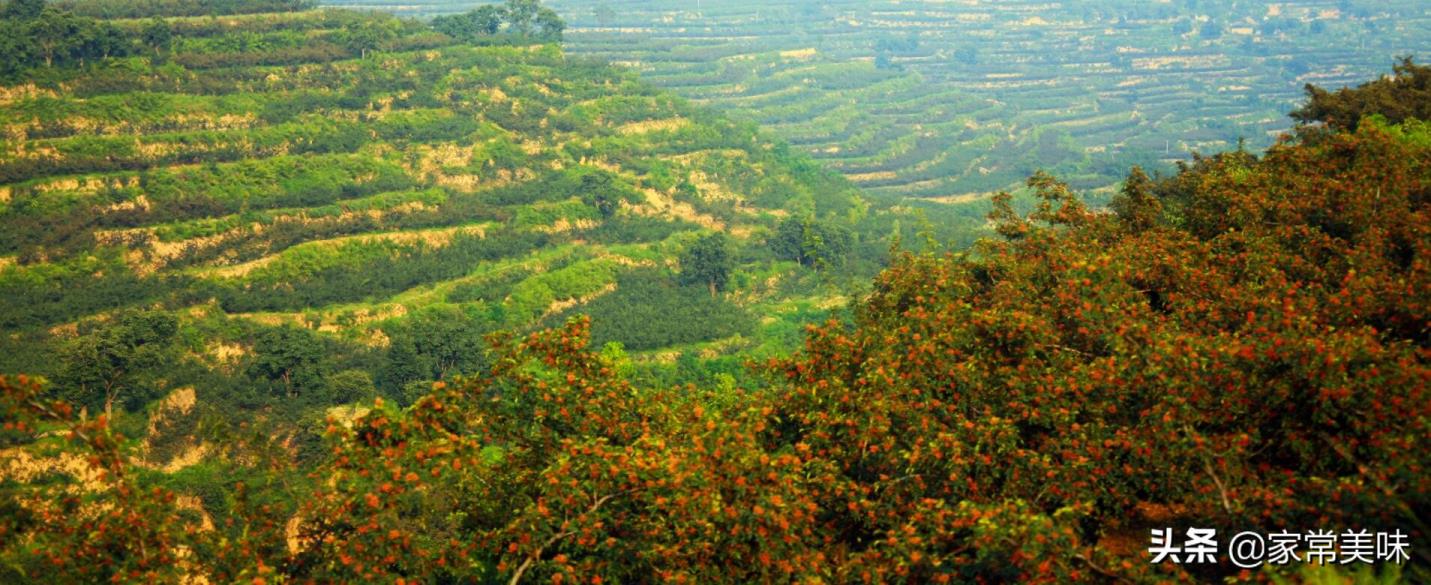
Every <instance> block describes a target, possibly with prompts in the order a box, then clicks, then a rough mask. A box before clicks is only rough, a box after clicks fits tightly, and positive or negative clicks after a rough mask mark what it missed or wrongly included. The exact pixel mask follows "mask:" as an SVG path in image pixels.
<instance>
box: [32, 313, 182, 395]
mask: <svg viewBox="0 0 1431 585" xmlns="http://www.w3.org/2000/svg"><path fill="white" fill-rule="evenodd" d="M178 328H179V322H178V320H177V319H176V318H175V317H174V316H173V315H170V314H168V313H162V312H157V311H127V312H124V313H122V314H120V315H119V316H117V317H115V318H114V319H113V321H112V322H110V323H106V324H104V325H101V326H99V327H98V328H97V329H95V330H94V331H91V332H90V333H88V334H85V335H81V336H80V337H77V338H75V339H74V340H72V341H70V342H69V343H67V344H65V346H64V348H63V350H62V351H61V354H60V374H59V376H58V377H57V382H58V385H59V386H58V387H59V389H60V391H61V392H62V395H63V396H64V397H66V398H67V399H69V400H71V401H72V402H74V403H75V404H79V405H83V406H86V407H90V408H98V407H100V406H103V407H104V411H105V412H106V413H112V412H113V410H114V403H115V402H116V401H118V400H120V398H121V396H124V397H125V398H126V400H125V403H126V406H127V407H131V408H132V407H138V406H140V405H143V404H144V403H145V402H147V401H148V400H149V399H150V398H152V397H153V395H154V394H155V387H154V386H155V377H156V376H157V373H158V371H160V370H161V369H162V368H163V367H166V366H171V365H172V363H173V362H174V361H176V360H177V359H178V354H177V349H176V345H175V333H177V332H178ZM146 390H147V391H146Z"/></svg>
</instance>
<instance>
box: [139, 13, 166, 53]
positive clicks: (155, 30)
mask: <svg viewBox="0 0 1431 585" xmlns="http://www.w3.org/2000/svg"><path fill="white" fill-rule="evenodd" d="M140 38H141V39H142V40H143V41H144V46H146V47H149V48H150V49H151V50H153V51H154V54H156V55H158V54H159V53H161V52H164V51H168V50H169V47H170V46H171V45H172V44H173V43H174V27H173V26H172V25H170V24H169V21H166V20H164V19H162V18H159V17H157V16H155V17H153V18H150V19H149V22H148V23H147V24H145V25H144V30H143V32H141V33H140Z"/></svg>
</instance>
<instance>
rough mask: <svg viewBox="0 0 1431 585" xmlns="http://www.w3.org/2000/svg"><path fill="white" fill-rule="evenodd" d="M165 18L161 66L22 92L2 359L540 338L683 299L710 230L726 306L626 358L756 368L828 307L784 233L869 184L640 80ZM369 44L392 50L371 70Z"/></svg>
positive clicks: (395, 40) (4, 168) (534, 61)
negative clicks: (121, 340) (629, 308)
mask: <svg viewBox="0 0 1431 585" xmlns="http://www.w3.org/2000/svg"><path fill="white" fill-rule="evenodd" d="M170 23H171V24H172V25H173V27H174V29H175V32H176V34H177V39H176V41H175V43H174V46H173V48H172V50H171V51H170V52H169V53H168V54H166V55H165V57H164V58H156V59H154V60H153V61H152V62H151V61H150V60H149V59H147V58H143V59H141V58H135V59H131V60H127V61H123V62H118V63H115V64H114V65H113V66H110V67H108V68H106V69H104V70H101V71H97V72H91V73H84V74H79V73H76V74H75V75H72V76H71V77H70V78H68V79H65V80H63V81H61V82H59V84H58V85H51V86H47V85H45V84H40V85H35V84H24V85H20V86H13V87H6V88H3V89H0V128H3V131H4V138H3V145H0V146H3V149H0V150H3V152H0V226H3V229H0V330H3V331H4V332H5V338H4V339H3V340H0V343H3V344H6V345H9V346H13V347H22V346H30V345H31V344H33V343H49V342H50V341H55V340H59V341H62V340H64V339H66V338H67V337H68V336H70V335H72V334H73V333H74V332H75V331H76V329H77V326H80V325H82V324H84V323H86V322H94V321H103V320H104V319H107V318H108V316H109V315H112V314H114V313H115V312H116V311H117V310H119V309H123V308H127V307H132V308H146V309H147V308H159V309H161V310H169V311H175V312H178V313H181V314H182V315H183V316H184V318H185V319H186V320H187V321H188V322H191V323H204V324H207V325H204V328H200V329H198V330H194V331H192V332H191V333H192V335H193V336H194V337H193V338H191V339H190V340H189V341H190V343H191V345H192V346H193V347H194V349H195V351H196V352H198V353H200V354H204V353H205V352H207V353H209V354H212V355H210V356H209V357H212V358H213V360H214V361H215V362H216V363H217V362H222V361H223V360H224V359H226V358H225V355H226V354H237V355H242V354H244V353H245V352H247V351H249V349H250V348H246V347H243V340H244V339H246V337H245V335H246V334H244V333H243V331H248V329H242V330H240V329H234V328H233V327H232V326H231V325H225V323H227V324H234V323H248V324H249V325H244V327H272V326H281V325H285V324H293V325H297V326H300V327H304V328H308V329H310V330H313V331H316V332H318V333H320V334H322V335H325V336H328V337H331V338H334V339H335V340H339V341H341V342H343V343H347V344H350V345H352V346H354V347H368V348H373V349H381V348H383V347H384V345H385V344H386V343H387V342H388V335H387V332H389V331H390V330H391V329H392V327H394V326H397V325H398V324H400V323H401V322H402V321H403V320H405V319H408V318H409V317H411V316H413V315H418V314H425V315H428V316H431V315H434V314H437V315H441V314H444V313H442V311H456V312H457V313H456V314H460V315H462V316H463V317H462V318H463V319H465V320H467V321H470V322H475V323H478V324H479V325H477V327H479V328H480V329H481V330H484V331H487V330H497V329H517V330H521V329H524V328H527V327H530V326H535V325H537V324H539V323H541V322H543V320H551V319H555V318H558V317H562V316H565V315H568V314H572V313H573V312H577V311H579V309H580V308H581V307H584V306H586V305H587V304H588V303H591V302H593V301H595V300H597V299H600V298H602V297H603V296H606V295H621V294H623V293H622V291H621V290H620V287H619V286H618V283H619V282H620V281H622V279H629V278H638V279H639V278H650V277H652V275H655V277H657V278H660V279H663V280H665V281H672V282H674V280H675V278H674V275H675V274H677V273H678V271H679V269H680V266H679V262H678V257H679V253H680V252H681V250H683V249H685V248H686V247H687V246H688V245H689V244H690V243H691V242H692V241H694V240H695V239H697V238H698V237H700V236H701V235H703V234H710V233H715V232H722V233H725V234H728V235H729V236H730V237H731V239H732V240H733V241H734V243H735V249H736V250H737V251H738V252H737V256H738V257H737V258H736V260H735V262H734V271H733V274H732V278H731V285H730V287H729V289H728V290H726V291H723V292H722V294H721V295H720V296H719V297H718V298H706V299H699V298H698V299H696V300H697V301H700V303H701V304H702V306H701V307H697V308H696V309H698V310H696V309H693V310H696V313H694V314H695V315H696V316H695V317H690V318H687V319H684V320H682V319H680V317H681V315H673V316H672V320H671V322H669V323H667V324H666V325H665V326H666V327H667V328H672V327H681V328H684V330H683V331H680V332H673V333H671V334H670V335H665V336H662V335H657V336H652V337H646V338H643V339H644V341H643V342H642V343H638V344H636V345H638V346H639V347H634V348H630V349H639V350H651V351H658V350H659V351H666V350H683V351H684V350H688V349H691V348H697V349H699V348H703V347H706V346H705V345H701V344H715V345H713V346H711V347H713V348H714V349H710V348H707V349H706V351H710V352H715V353H717V354H719V353H722V352H736V351H743V350H750V349H753V348H755V347H756V346H758V345H759V344H761V343H763V342H764V341H766V340H768V339H771V338H772V337H771V336H774V335H787V334H789V335H788V336H789V337H792V338H793V337H794V334H793V333H792V332H793V331H796V330H797V327H798V326H797V324H796V323H798V322H802V320H804V319H808V315H805V314H804V313H803V312H802V311H805V310H817V309H818V307H822V306H827V305H828V304H829V302H830V301H829V299H828V298H826V296H819V297H816V296H811V295H813V294H814V293H813V292H811V291H812V290H813V288H812V286H813V285H811V286H803V285H797V284H795V283H796V281H800V280H801V279H807V280H809V281H811V282H814V281H815V280H817V276H816V275H815V273H814V272H813V271H811V270H808V269H802V268H801V267H799V266H798V265H797V264H796V263H794V262H782V261H779V260H777V259H776V258H775V257H773V256H771V255H770V254H769V253H766V252H763V250H764V248H763V241H764V238H765V237H766V235H767V234H768V233H770V232H771V231H772V230H773V228H774V227H775V226H776V225H777V224H778V222H779V221H780V219H781V218H783V217H789V216H791V215H792V213H799V214H801V215H805V214H812V215H815V216H830V217H843V216H844V215H842V214H845V213H846V211H847V210H848V209H850V208H858V205H854V204H855V203H856V202H857V201H858V199H857V195H856V193H855V191H854V189H853V187H852V186H851V185H849V184H848V183H847V182H845V181H844V180H842V179H841V178H840V177H839V176H838V175H837V174H833V173H829V172H827V171H823V170H819V169H818V168H816V167H815V166H813V165H811V164H810V163H809V162H808V161H807V160H804V157H803V155H792V154H790V153H789V152H788V151H787V150H786V149H784V148H782V147H777V146H776V145H774V144H772V143H770V142H769V141H767V140H765V139H763V138H761V137H760V136H759V135H757V133H756V131H755V129H754V128H753V127H752V126H750V125H748V124H744V123H736V122H731V121H728V120H727V119H725V118H723V117H721V116H720V115H717V114H712V113H710V112H707V111H705V110H703V109H701V108H699V107H697V106H692V105H690V104H688V103H687V102H685V101H684V100H682V99H680V98H678V97H675V96H673V95H669V94H667V93H663V92H662V91H660V90H656V89H653V88H651V87H649V86H647V85H644V84H642V83H640V82H638V81H637V80H636V79H635V77H634V75H633V74H631V73H629V72H625V71H622V70H619V69H614V68H611V67H608V66H605V65H602V64H596V63H590V62H586V61H583V60H573V59H570V58H568V57H566V56H564V55H563V54H562V52H561V50H560V49H558V48H556V47H554V46H543V45H531V46H526V45H519V46H489V47H472V46H460V45H457V44H454V43H453V42H452V41H451V40H450V39H448V38H446V37H443V36H441V35H437V34H435V33H432V32H430V31H427V30H426V28H425V27H423V26H421V25H419V24H416V23H407V24H402V23H399V22H398V21H396V20H393V19H391V18H390V17H387V16H376V15H361V14H357V13H351V12H341V11H313V12H303V13H291V14H257V15H249V16H233V17H222V18H218V19H211V18H192V19H190V18H180V19H171V20H170ZM374 23H376V24H374ZM119 24H120V25H122V26H130V27H139V26H143V25H144V24H145V23H144V22H138V21H133V22H131V21H119ZM369 25H374V26H380V27H386V28H387V29H389V30H390V34H389V35H388V36H386V37H385V38H384V40H382V42H381V44H379V45H378V46H376V47H372V48H371V49H370V50H368V51H366V52H367V56H366V57H363V56H361V53H362V52H363V51H362V50H361V49H360V48H358V47H357V46H355V44H354V43H352V42H351V37H352V34H353V32H352V31H354V30H359V29H360V28H361V27H364V26H369ZM499 44H500V43H499ZM161 62H162V64H160V63H161ZM852 206H853V207H852ZM874 245H875V246H879V245H880V244H874ZM633 274H634V276H633ZM657 293H660V291H659V290H658V291H657ZM671 294H675V293H671ZM683 294H684V293H683ZM623 299H624V302H626V303H639V302H643V301H644V299H632V298H625V297H623ZM706 305H709V306H706ZM701 311H704V312H701ZM617 313H619V311H616V310H615V309H612V310H609V311H608V312H607V314H605V315H602V316H599V319H600V320H601V322H602V323H606V322H610V321H617V320H620V319H623V318H627V319H629V318H633V317H629V316H625V317H624V316H622V315H620V314H617ZM712 315H714V316H712ZM787 318H788V320H787ZM702 319H704V320H702ZM657 325H660V324H659V323H658V324H653V325H652V327H653V328H654V327H656V326H657ZM609 330H615V331H619V330H621V329H620V328H619V327H618V328H617V329H609ZM787 330H788V331H787ZM204 336H212V338H211V339H206V338H204ZM608 337H609V338H608V339H607V340H614V341H621V339H619V336H614V334H613V336H608ZM230 342H232V343H230ZM226 343H230V345H232V344H237V345H238V347H237V349H232V350H228V349H224V348H225V347H227V346H225V344H226ZM692 344H695V345H692ZM229 357H233V356H232V355H229Z"/></svg>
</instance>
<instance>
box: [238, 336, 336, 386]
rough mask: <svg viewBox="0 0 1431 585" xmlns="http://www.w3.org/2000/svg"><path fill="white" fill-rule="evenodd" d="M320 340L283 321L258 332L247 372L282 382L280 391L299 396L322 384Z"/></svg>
mask: <svg viewBox="0 0 1431 585" xmlns="http://www.w3.org/2000/svg"><path fill="white" fill-rule="evenodd" d="M323 345H324V344H323V343H322V341H321V340H319V339H318V338H317V336H316V335H314V334H313V332H311V331H309V330H307V329H303V328H299V327H297V326H294V325H284V326H282V327H276V328H272V329H266V330H264V331H263V332H261V333H260V334H259V335H258V337H257V339H256V340H255V343H254V344H253V347H254V354H255V356H254V360H253V363H252V364H251V365H250V366H249V375H251V376H253V377H255V378H258V379H260V380H265V381H268V382H278V383H280V384H282V388H283V395H284V396H288V397H294V396H300V395H302V394H304V393H305V392H307V391H308V390H310V389H316V388H319V387H321V386H322V384H323V377H324V375H325V374H327V371H328V368H327V364H326V360H325V351H324V347H323Z"/></svg>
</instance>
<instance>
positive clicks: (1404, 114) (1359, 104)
mask: <svg viewBox="0 0 1431 585" xmlns="http://www.w3.org/2000/svg"><path fill="white" fill-rule="evenodd" d="M1392 72H1393V74H1392V75H1391V76H1388V77H1382V78H1381V79H1378V80H1376V81H1372V82H1370V83H1365V84H1362V85H1361V86H1359V87H1356V88H1343V89H1339V90H1337V91H1335V92H1329V91H1327V90H1325V89H1322V88H1320V87H1317V86H1315V85H1311V84H1308V85H1307V88H1306V89H1307V103H1306V104H1305V105H1303V106H1302V107H1300V108H1298V109H1296V110H1294V111H1293V112H1292V114H1291V115H1292V118H1293V119H1295V120H1297V121H1298V122H1301V123H1304V124H1310V123H1314V122H1321V123H1324V124H1326V125H1328V126H1331V127H1333V128H1335V129H1346V130H1356V129H1357V127H1358V125H1360V124H1361V121H1362V119H1363V118H1366V117H1367V116H1371V115H1379V116H1381V117H1383V118H1385V119H1386V120H1387V121H1388V122H1391V123H1393V124H1399V123H1401V122H1403V121H1406V120H1409V119H1413V118H1414V119H1418V120H1431V66H1426V65H1417V64H1416V61H1415V59H1413V58H1412V57H1403V58H1402V59H1401V61H1400V62H1399V63H1397V64H1396V65H1395V66H1393V68H1392Z"/></svg>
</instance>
